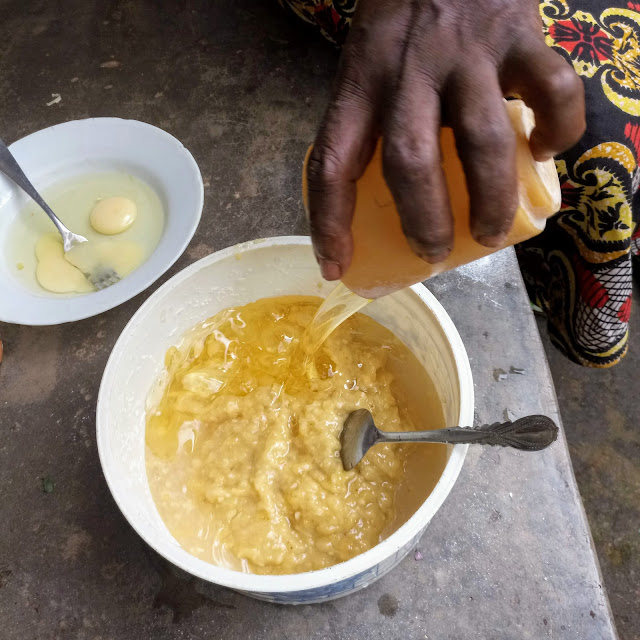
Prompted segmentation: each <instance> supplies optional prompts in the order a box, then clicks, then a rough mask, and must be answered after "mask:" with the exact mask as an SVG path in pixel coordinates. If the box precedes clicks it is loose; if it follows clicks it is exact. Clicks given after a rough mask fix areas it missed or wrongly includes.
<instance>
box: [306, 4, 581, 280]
mask: <svg viewBox="0 0 640 640" xmlns="http://www.w3.org/2000/svg"><path fill="white" fill-rule="evenodd" d="M514 94H515V95H519V96H520V97H521V98H522V99H523V100H524V101H525V102H526V103H527V104H528V105H529V106H530V107H531V108H532V109H533V111H534V113H535V116H536V127H535V129H534V131H533V132H532V135H531V140H530V145H531V150H532V152H533V154H534V157H535V158H536V159H537V160H544V159H548V158H550V157H552V156H554V155H557V154H558V153H560V152H562V151H565V150H566V149H568V148H569V147H571V146H573V145H574V144H575V143H576V142H577V141H578V140H579V139H580V137H581V136H582V134H583V132H584V129H585V115H584V93H583V87H582V83H581V81H580V79H579V78H578V76H577V75H576V74H575V73H574V71H573V69H572V68H571V66H570V65H569V64H567V63H566V62H565V61H564V60H563V59H562V57H560V56H559V55H558V54H556V53H555V52H553V51H552V50H551V49H550V48H549V47H547V45H546V44H545V42H544V38H543V34H542V27H541V21H540V16H539V14H538V2H537V1H536V0H359V3H358V7H357V10H356V13H355V16H354V19H353V22H352V26H351V32H350V34H349V36H348V38H347V41H346V43H345V45H344V48H343V51H342V56H341V61H340V68H339V71H338V76H337V80H336V84H335V89H334V91H333V95H332V98H331V101H330V104H329V107H328V109H327V111H326V114H325V117H324V120H323V123H322V125H321V127H320V130H319V132H318V136H317V138H316V141H315V145H314V149H313V151H312V154H311V157H310V159H309V165H308V174H307V177H308V189H309V214H310V225H311V235H312V238H313V243H314V248H315V251H316V255H317V257H318V260H319V262H320V266H321V268H322V273H323V275H324V277H325V278H327V279H329V280H336V279H339V278H340V277H342V275H343V274H344V273H345V271H346V269H347V268H348V266H349V264H350V260H351V255H352V251H353V241H352V237H351V231H350V227H351V219H352V216H353V208H354V203H355V195H356V181H357V180H358V179H359V178H360V176H361V175H362V174H363V172H364V170H365V168H366V166H367V164H368V162H369V160H370V159H371V156H372V154H373V151H374V149H375V145H376V142H377V140H378V138H379V137H380V136H382V139H383V165H384V175H385V179H386V181H387V184H388V185H389V188H390V190H391V192H392V194H393V197H394V199H395V202H396V205H397V208H398V211H399V214H400V217H401V220H402V226H403V229H404V233H405V235H406V236H407V239H408V241H409V244H410V245H411V247H412V249H413V250H414V251H415V253H416V254H417V255H419V256H420V257H421V258H423V259H424V260H426V261H427V262H439V261H441V260H442V259H444V258H445V257H446V256H447V254H448V253H449V252H450V251H451V248H452V244H453V220H452V216H451V211H450V208H449V200H448V195H447V189H446V184H445V180H444V176H443V172H442V169H441V166H440V148H439V129H440V127H441V126H442V125H443V124H446V125H447V126H451V127H452V128H453V131H454V134H455V138H456V146H457V150H458V154H459V156H460V159H461V161H462V164H463V167H464V170H465V175H466V181H467V188H468V191H469V196H470V202H471V231H472V234H473V236H474V238H475V239H476V241H478V242H479V243H480V244H483V245H485V246H488V247H495V246H499V245H500V244H501V242H502V241H503V240H504V237H505V234H506V233H507V232H508V231H509V229H510V227H511V223H512V221H513V216H514V214H515V211H516V208H517V177H516V168H515V136H514V133H513V130H512V128H511V125H510V123H509V119H508V116H507V113H506V111H505V108H504V102H503V96H505V95H514Z"/></svg>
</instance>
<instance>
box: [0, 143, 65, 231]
mask: <svg viewBox="0 0 640 640" xmlns="http://www.w3.org/2000/svg"><path fill="white" fill-rule="evenodd" d="M0 171H2V173H4V175H5V176H7V178H10V179H11V180H12V181H13V182H14V183H15V184H16V185H18V186H19V187H20V188H21V189H22V190H23V191H24V192H25V193H26V194H27V195H28V196H29V197H30V198H32V199H33V200H35V201H36V202H37V203H38V205H39V206H40V207H41V208H42V210H43V211H44V212H45V213H46V214H47V215H48V216H49V218H51V221H52V222H53V224H55V225H56V228H57V229H58V231H59V232H60V233H61V234H62V236H63V237H64V236H65V234H69V233H71V232H70V231H69V230H68V229H67V227H65V226H64V224H62V222H61V221H60V219H59V218H58V216H56V214H55V213H53V211H52V210H51V208H50V207H49V205H48V204H47V203H46V202H45V201H44V200H43V199H42V197H41V196H40V194H39V193H38V192H37V191H36V188H35V187H34V186H33V185H32V184H31V181H30V180H29V178H27V176H26V175H25V173H24V171H23V170H22V168H21V167H20V165H19V164H18V161H17V160H16V159H15V158H14V157H13V154H12V153H11V151H9V148H8V147H7V145H6V144H5V143H4V142H3V141H2V140H0Z"/></svg>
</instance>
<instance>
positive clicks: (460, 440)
mask: <svg viewBox="0 0 640 640" xmlns="http://www.w3.org/2000/svg"><path fill="white" fill-rule="evenodd" d="M378 434H379V436H378V437H377V438H376V443H378V442H441V443H445V444H487V445H494V446H499V447H513V448H514V449H521V450H522V451H540V450H541V449H545V448H546V447H548V446H549V445H550V444H552V443H553V442H555V440H556V439H557V437H558V427H557V426H556V424H555V423H554V421H553V420H551V418H548V417H547V416H526V417H524V418H520V419H518V420H516V421H515V422H511V421H509V422H495V423H494V424H484V425H481V426H479V427H470V428H463V427H448V428H446V429H436V430H434V431H400V432H390V431H379V430H378Z"/></svg>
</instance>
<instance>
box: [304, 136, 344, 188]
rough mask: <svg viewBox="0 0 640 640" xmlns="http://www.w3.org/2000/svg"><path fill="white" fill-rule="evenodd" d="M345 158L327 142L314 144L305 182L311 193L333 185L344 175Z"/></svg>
mask: <svg viewBox="0 0 640 640" xmlns="http://www.w3.org/2000/svg"><path fill="white" fill-rule="evenodd" d="M345 168H346V158H344V157H343V155H342V154H341V153H340V151H338V149H336V148H335V147H334V146H333V145H331V144H329V143H327V142H320V143H318V144H316V145H315V146H314V147H313V149H312V151H311V155H310V156H309V162H308V164H307V180H308V182H309V189H310V190H312V191H319V190H323V189H324V188H325V187H327V186H330V185H333V184H335V183H336V182H338V181H339V179H340V177H341V176H343V175H344V171H345Z"/></svg>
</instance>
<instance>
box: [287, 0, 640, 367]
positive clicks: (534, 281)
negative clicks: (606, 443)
mask: <svg viewBox="0 0 640 640" xmlns="http://www.w3.org/2000/svg"><path fill="white" fill-rule="evenodd" d="M280 1H281V2H282V3H284V4H285V5H286V6H288V7H290V8H291V9H292V10H293V11H294V12H295V13H296V14H297V15H298V16H300V17H302V18H303V19H304V20H306V21H307V22H310V23H313V24H316V25H317V26H318V27H319V28H320V30H321V31H322V33H323V34H324V35H325V37H327V38H328V39H329V40H331V41H332V42H334V43H336V44H340V43H342V42H343V41H344V38H345V36H346V34H347V32H348V28H349V22H350V20H351V17H352V15H353V12H354V10H355V5H356V0H280ZM477 1H481V0H477ZM540 14H541V16H542V21H543V25H544V33H545V38H546V42H547V44H548V45H549V46H550V47H552V48H553V49H554V50H555V51H557V52H558V53H560V54H561V55H562V56H563V57H564V58H565V59H566V60H567V61H569V63H571V64H572V65H573V68H574V69H575V70H576V72H577V73H578V74H579V75H580V76H581V77H582V79H583V82H584V85H585V91H586V96H587V133H586V134H585V136H584V137H583V139H582V140H581V141H580V143H579V144H578V145H576V146H575V147H574V148H573V149H571V150H570V151H569V152H567V153H565V154H563V155H562V156H560V157H559V158H558V159H557V160H556V165H557V169H558V174H559V177H560V183H561V186H562V194H563V198H562V208H561V210H560V213H559V214H558V215H557V216H555V217H554V218H552V219H551V220H549V222H548V223H547V229H546V230H545V231H544V233H542V234H541V235H540V236H538V237H537V238H533V239H532V240H530V241H528V242H526V243H524V244H522V245H520V246H518V247H517V252H518V258H519V260H520V266H521V267H522V271H523V275H524V279H525V283H526V285H527V289H528V291H529V295H530V297H531V299H532V302H534V304H536V305H538V306H539V307H541V308H542V309H543V310H544V312H545V313H546V316H547V320H548V326H549V332H550V335H551V338H552V341H553V342H554V344H555V345H556V346H557V347H558V348H560V349H561V350H562V351H563V352H564V353H565V354H566V355H567V356H568V357H569V358H571V359H572V360H573V361H575V362H577V363H579V364H582V365H586V366H591V367H608V366H611V365H613V364H615V363H616V362H618V361H619V360H620V358H622V357H623V356H624V355H625V353H626V351H627V339H628V322H629V315H630V313H631V291H632V267H631V256H632V255H638V253H639V252H640V230H639V225H638V218H639V216H640V192H639V191H638V185H639V184H640V169H639V168H638V158H639V156H640V0H639V2H638V3H635V2H628V1H621V0H542V1H541V3H540Z"/></svg>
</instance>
